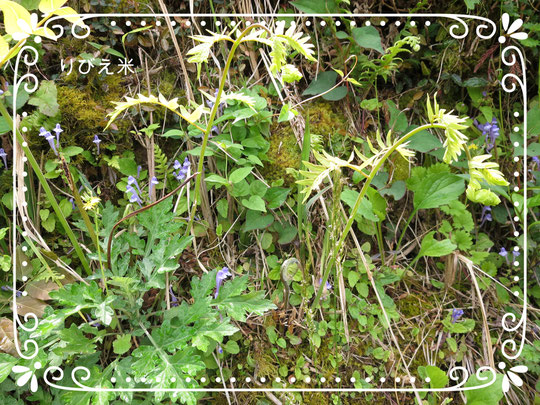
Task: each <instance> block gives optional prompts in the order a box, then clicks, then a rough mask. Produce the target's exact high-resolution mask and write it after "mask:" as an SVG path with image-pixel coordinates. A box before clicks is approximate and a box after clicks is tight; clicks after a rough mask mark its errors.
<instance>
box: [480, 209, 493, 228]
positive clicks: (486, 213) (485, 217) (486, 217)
mask: <svg viewBox="0 0 540 405" xmlns="http://www.w3.org/2000/svg"><path fill="white" fill-rule="evenodd" d="M492 220H493V218H492V217H491V207H490V206H488V205H484V207H483V208H482V216H481V217H480V226H482V225H484V223H485V222H486V221H488V222H491V221H492Z"/></svg>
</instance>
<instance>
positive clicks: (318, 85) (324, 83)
mask: <svg viewBox="0 0 540 405" xmlns="http://www.w3.org/2000/svg"><path fill="white" fill-rule="evenodd" d="M337 77H338V74H337V73H336V72H334V71H328V72H322V73H319V75H318V76H317V78H316V79H315V80H313V81H312V82H311V83H310V84H309V86H308V87H307V89H305V90H304V92H303V93H302V94H303V95H304V96H311V95H314V96H316V95H318V94H322V93H324V92H325V91H328V90H330V89H331V88H332V87H333V86H335V84H336V79H337Z"/></svg>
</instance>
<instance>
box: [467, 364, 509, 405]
mask: <svg viewBox="0 0 540 405" xmlns="http://www.w3.org/2000/svg"><path fill="white" fill-rule="evenodd" d="M480 376H481V377H482V378H485V379H484V380H479V379H478V377H477V376H476V374H472V375H471V376H470V377H469V379H468V380H467V382H466V383H465V387H477V386H479V385H484V384H486V383H488V382H489V381H491V378H492V377H491V372H489V371H484V372H482V373H480ZM502 381H503V375H502V374H498V373H497V375H496V376H495V382H494V383H493V384H490V385H488V386H487V387H484V388H479V389H475V390H468V391H465V392H464V393H465V398H467V405H497V404H499V402H500V401H501V399H503V397H504V394H503V391H502Z"/></svg>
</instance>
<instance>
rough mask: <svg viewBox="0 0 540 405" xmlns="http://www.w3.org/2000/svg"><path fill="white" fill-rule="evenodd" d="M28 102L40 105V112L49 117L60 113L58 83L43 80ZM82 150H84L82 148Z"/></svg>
mask: <svg viewBox="0 0 540 405" xmlns="http://www.w3.org/2000/svg"><path fill="white" fill-rule="evenodd" d="M28 104H30V105H34V106H36V107H38V110H39V112H41V113H42V114H45V115H47V116H49V117H54V116H55V115H56V114H58V111H59V105H58V102H57V91H56V85H55V84H54V82H53V81H51V80H45V81H43V82H41V85H40V86H39V89H38V90H37V91H36V92H35V93H34V94H33V95H32V97H30V99H29V100H28ZM80 149H81V152H82V148H80Z"/></svg>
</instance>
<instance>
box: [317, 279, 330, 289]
mask: <svg viewBox="0 0 540 405" xmlns="http://www.w3.org/2000/svg"><path fill="white" fill-rule="evenodd" d="M319 284H322V278H320V279H319ZM324 287H325V288H326V289H327V290H331V289H332V284H331V283H330V281H327V282H326V283H324Z"/></svg>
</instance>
